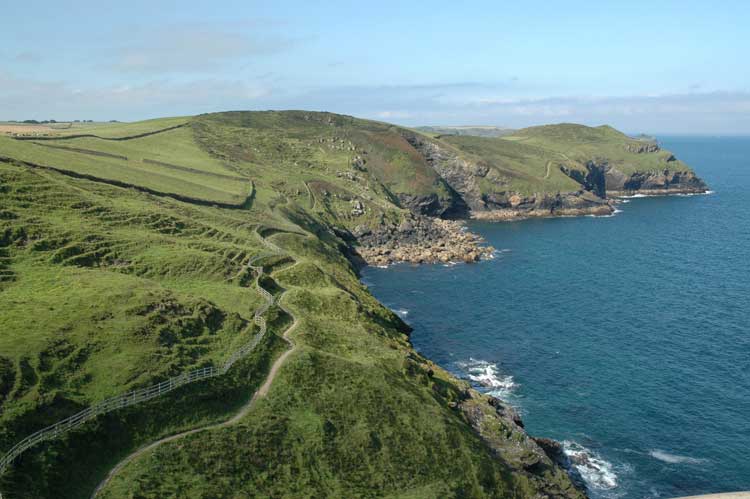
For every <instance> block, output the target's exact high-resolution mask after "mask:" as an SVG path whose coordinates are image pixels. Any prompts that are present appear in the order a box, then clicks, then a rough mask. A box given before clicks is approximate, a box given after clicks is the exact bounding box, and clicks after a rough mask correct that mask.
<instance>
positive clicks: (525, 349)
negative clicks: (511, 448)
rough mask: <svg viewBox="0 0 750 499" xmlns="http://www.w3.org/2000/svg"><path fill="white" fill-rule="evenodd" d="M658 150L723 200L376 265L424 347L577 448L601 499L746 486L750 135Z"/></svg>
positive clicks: (536, 226) (376, 279) (749, 471)
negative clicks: (469, 256) (464, 255)
mask: <svg viewBox="0 0 750 499" xmlns="http://www.w3.org/2000/svg"><path fill="white" fill-rule="evenodd" d="M661 139H662V142H663V144H664V146H665V147H666V148H668V149H671V150H672V151H673V152H675V154H676V155H677V157H679V158H680V159H683V160H684V161H686V162H687V163H688V164H690V165H691V166H692V167H693V168H694V169H695V170H696V171H697V172H698V174H699V175H700V176H701V177H703V178H704V179H705V180H706V181H707V182H708V183H709V185H710V187H711V189H712V190H713V191H714V193H712V194H710V195H699V196H671V197H658V198H635V199H627V200H625V201H626V202H624V203H623V204H621V205H620V206H619V209H620V210H621V212H620V213H617V214H616V215H615V216H612V217H601V218H595V217H583V218H564V219H546V220H529V221H522V222H514V223H473V224H471V228H472V230H474V231H477V232H479V233H481V234H482V235H483V236H484V237H485V238H486V239H487V240H488V242H489V243H490V244H492V245H493V246H494V247H495V248H497V250H498V251H497V253H496V257H495V259H493V260H489V261H485V262H481V263H478V264H472V265H465V264H459V265H453V266H443V265H424V266H411V265H395V266H392V267H390V268H387V269H378V268H368V269H366V270H365V271H364V272H363V282H365V284H367V285H368V286H369V287H370V289H371V291H372V292H373V293H374V294H375V296H376V297H378V298H379V299H380V300H381V301H382V302H383V303H385V304H386V305H388V306H390V307H391V308H393V309H394V310H395V311H397V313H399V314H400V315H401V316H402V317H403V318H404V319H405V320H406V321H407V322H408V323H409V324H411V325H412V327H414V332H413V333H412V342H413V343H414V345H415V347H416V348H417V350H419V351H420V352H422V353H423V354H425V355H426V356H428V357H429V358H431V359H433V360H434V361H436V362H438V363H439V364H441V365H442V366H444V367H445V368H447V369H449V370H451V371H452V372H454V373H456V374H457V375H459V376H461V377H464V378H466V379H469V380H471V382H472V383H473V384H474V385H475V386H477V387H478V388H480V389H482V390H484V391H486V392H491V393H494V394H495V395H497V396H499V397H500V398H503V399H505V400H508V401H509V402H510V403H512V404H514V405H515V406H516V407H518V408H519V410H520V411H521V414H522V415H523V418H524V421H525V423H526V427H527V430H528V431H529V432H530V433H531V434H533V435H539V436H547V437H552V438H555V439H557V440H560V441H563V442H564V444H565V448H566V451H567V453H568V455H569V456H571V457H572V458H574V461H576V462H578V463H579V464H578V465H577V468H578V471H579V472H580V473H581V474H582V475H583V477H584V479H585V480H586V482H587V483H588V486H589V490H590V493H591V495H592V496H593V497H622V498H642V497H675V496H681V495H692V494H702V493H709V492H722V491H732V490H748V489H750V458H749V457H748V452H750V138H694V137H691V138H686V137H662V138H661Z"/></svg>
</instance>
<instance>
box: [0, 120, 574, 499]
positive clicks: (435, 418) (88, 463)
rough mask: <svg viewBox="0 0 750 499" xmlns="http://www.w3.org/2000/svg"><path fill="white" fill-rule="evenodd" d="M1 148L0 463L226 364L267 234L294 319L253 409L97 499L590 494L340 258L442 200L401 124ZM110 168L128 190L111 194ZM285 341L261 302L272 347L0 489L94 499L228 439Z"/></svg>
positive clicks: (141, 407)
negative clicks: (109, 403)
mask: <svg viewBox="0 0 750 499" xmlns="http://www.w3.org/2000/svg"><path fill="white" fill-rule="evenodd" d="M134 128H140V129H141V130H143V129H145V128H147V127H145V126H142V125H138V126H135V125H134ZM151 129H153V127H151ZM10 140H12V139H7V141H6V140H3V141H0V155H2V156H4V157H5V158H7V159H6V161H5V162H2V163H0V250H2V251H0V310H1V311H2V314H1V315H0V331H2V333H1V334H0V452H3V451H4V450H5V449H9V448H10V447H11V446H13V444H14V443H16V442H18V441H19V440H21V439H22V438H24V437H25V436H27V435H29V434H31V433H33V432H35V431H37V430H39V429H40V428H43V427H45V426H48V425H50V424H52V423H54V422H56V421H58V420H59V419H62V418H64V417H66V416H69V415H71V414H74V413H76V412H78V411H80V410H81V409H82V408H84V407H88V406H90V405H91V404H94V403H96V402H98V401H101V400H103V399H106V398H108V397H110V396H113V395H117V394H120V393H123V392H126V391H128V390H132V389H137V388H140V387H144V386H149V385H151V384H153V383H156V382H159V381H162V380H165V379H168V378H169V377H171V376H174V375H177V374H180V373H183V372H186V371H190V370H194V369H198V368H202V367H211V366H219V365H221V364H222V363H223V362H224V361H225V360H226V358H227V357H228V356H230V355H231V353H232V352H234V351H236V349H237V347H238V346H239V345H244V344H246V343H247V342H248V341H249V340H250V339H252V338H253V337H254V335H255V334H256V333H257V326H255V325H254V323H253V320H252V318H253V315H254V311H255V310H256V309H257V307H259V306H261V304H262V303H263V300H262V297H261V296H260V294H259V293H258V291H257V289H256V288H255V287H254V286H251V282H252V279H253V274H252V273H251V272H250V271H249V270H248V267H247V263H248V262H249V261H250V260H251V259H252V258H254V257H256V256H258V255H260V254H262V253H263V252H264V251H265V249H264V245H263V242H262V238H266V239H270V240H272V241H273V242H274V244H276V245H277V246H279V247H280V248H282V249H283V250H284V251H285V252H286V253H288V254H289V256H290V257H291V258H293V259H294V261H296V262H297V264H296V265H294V266H289V265H288V262H289V260H288V259H284V258H267V259H265V260H263V261H262V263H263V265H264V267H265V270H266V272H267V273H271V272H273V274H274V278H273V279H270V278H265V277H264V278H263V280H262V282H261V285H262V286H263V288H265V289H268V290H269V291H270V292H272V293H274V294H276V295H279V294H280V293H282V292H283V291H285V294H284V307H285V308H287V309H288V310H289V311H291V312H292V313H293V314H294V315H295V317H296V318H297V319H298V321H299V325H298V327H297V328H296V329H295V330H294V333H293V335H292V338H291V339H292V340H293V341H294V343H295V344H296V345H297V347H296V349H295V350H294V352H293V353H291V354H289V355H288V357H287V358H286V360H285V361H284V363H283V364H281V367H280V368H278V371H277V373H276V376H275V378H274V379H273V383H272V384H271V385H270V386H269V387H268V388H267V389H268V392H267V396H266V397H265V398H262V399H259V400H258V401H257V403H256V404H254V405H253V406H252V407H251V408H250V409H249V410H248V411H247V413H246V414H243V417H242V418H241V420H240V421H238V423H237V424H236V425H231V426H217V427H215V428H213V429H211V430H207V431H204V432H199V433H193V434H190V435H186V436H185V438H183V439H180V440H179V441H170V442H165V443H164V444H163V445H159V446H158V447H156V448H154V449H153V450H152V451H150V452H146V453H143V454H142V455H141V454H139V455H138V456H136V457H137V458H135V459H133V460H132V461H130V462H128V464H127V465H125V466H124V467H122V469H121V470H119V471H118V472H117V473H115V474H114V475H113V477H112V480H111V482H108V483H107V484H106V486H105V487H104V488H103V489H102V490H101V496H102V497H134V496H136V497H170V496H176V497H227V496H230V497H231V496H233V495H234V496H236V495H240V496H254V495H259V496H272V497H273V496H280V495H295V496H315V497H325V496H328V497H355V496H367V495H369V496H373V495H375V496H392V497H397V496H399V497H405V496H409V497H425V498H427V497H536V496H538V495H540V494H547V495H554V496H558V497H579V496H580V492H578V491H577V490H576V489H574V488H573V486H572V483H571V481H570V480H569V478H568V477H567V475H566V473H565V472H564V471H563V470H562V469H561V468H559V467H558V466H557V465H555V464H554V463H553V461H552V460H551V459H550V458H549V457H548V456H547V455H546V454H545V453H544V452H543V451H542V449H541V448H540V447H539V446H538V445H537V444H536V443H535V442H534V441H533V440H532V439H531V438H530V437H528V436H527V435H526V434H525V433H524V432H523V430H522V428H521V427H520V426H519V423H518V418H517V416H515V415H514V413H513V411H512V409H511V408H509V407H507V406H505V405H504V404H503V403H501V402H499V401H496V400H490V399H488V398H487V397H485V396H482V395H480V394H478V393H477V392H475V391H473V390H471V389H469V387H468V386H467V385H466V384H464V383H462V382H460V381H458V380H456V379H454V378H453V377H452V376H450V375H449V374H448V373H446V372H445V371H443V370H442V369H440V368H439V367H438V366H435V365H434V364H432V363H431V362H429V360H427V359H424V358H422V357H421V356H419V355H418V354H417V353H416V352H414V351H413V349H412V348H411V346H410V344H409V341H408V336H407V334H406V333H407V332H408V328H407V326H406V325H405V324H403V322H401V321H400V320H399V319H398V317H397V316H395V315H394V314H393V313H392V312H390V311H389V310H387V309H386V308H384V307H383V306H381V305H380V304H379V303H378V302H377V301H376V300H375V299H374V298H373V297H372V296H371V295H370V294H369V293H368V291H367V290H366V288H364V287H363V286H362V285H361V284H360V283H359V281H358V278H357V275H356V271H355V268H354V267H353V266H352V264H351V263H350V262H349V260H348V259H347V258H346V257H345V252H346V251H347V249H346V248H347V244H348V242H351V241H347V240H346V239H344V238H346V237H350V236H349V235H348V233H347V229H349V228H354V227H356V226H358V225H363V224H374V225H377V224H380V223H381V221H383V220H393V221H396V222H398V221H400V220H402V219H403V218H404V217H406V216H407V210H406V207H412V208H413V209H414V210H416V211H419V210H421V209H422V208H424V206H426V205H424V204H420V202H414V200H415V199H417V200H418V199H419V198H420V197H421V198H424V199H430V200H432V201H435V203H436V206H443V204H442V203H445V206H450V205H451V203H452V202H453V201H452V196H454V195H455V194H454V192H453V191H452V190H451V188H450V187H449V186H448V183H447V182H446V181H445V180H444V179H442V178H441V177H440V176H439V174H438V172H437V171H436V170H435V169H433V168H432V166H431V164H430V162H429V161H428V160H427V159H426V158H425V157H424V156H423V155H421V154H420V153H419V151H418V150H417V149H414V148H413V146H412V145H411V144H410V143H409V142H408V140H406V139H405V138H404V136H403V134H402V131H401V129H398V128H396V127H392V126H390V125H385V124H379V123H372V122H363V121H360V120H355V119H354V118H349V117H342V116H337V115H330V114H326V113H304V112H289V113H226V114H218V115H206V116H200V117H196V118H191V119H189V120H188V122H187V123H186V124H185V125H184V126H182V127H181V128H178V129H175V130H171V131H168V132H163V133H160V134H155V135H149V136H144V137H138V138H135V139H130V140H126V141H102V140H101V139H96V138H91V137H89V138H77V139H67V140H60V141H57V140H50V141H45V144H48V145H55V146H60V147H68V148H70V147H75V148H77V149H84V150H89V151H96V152H97V153H99V154H90V153H85V152H84V153H82V152H80V151H70V150H66V149H60V148H59V147H45V146H40V145H35V144H33V141H24V142H18V141H13V142H10ZM152 141H153V142H152ZM77 142H78V143H77ZM76 143H77V145H76ZM32 146H33V147H32ZM152 153H153V154H154V155H155V156H157V155H158V156H157V157H156V158H155V159H154V161H160V162H162V163H164V164H166V165H174V166H180V167H184V168H195V169H201V171H202V172H204V173H201V174H200V175H203V177H205V178H206V179H207V182H209V180H208V179H210V178H213V177H212V176H211V175H208V173H214V174H220V175H224V173H218V172H219V171H220V170H218V168H220V167H221V168H226V172H227V173H226V174H227V175H228V176H233V175H237V176H238V177H240V178H242V179H252V180H253V182H254V184H255V186H256V190H255V191H254V197H253V199H252V202H251V203H245V204H241V205H233V206H222V205H218V206H213V205H212V203H205V202H204V201H205V199H193V196H194V195H195V193H196V192H197V191H193V190H192V189H194V187H193V185H192V184H195V185H198V181H197V180H196V179H194V177H192V176H191V175H198V174H193V173H192V172H190V171H186V170H180V169H174V168H173V169H172V170H170V172H171V173H169V174H167V173H166V170H168V169H169V166H164V165H159V164H156V165H155V166H160V167H163V168H164V169H165V170H164V172H163V174H164V175H165V176H170V178H175V179H177V180H182V181H184V182H186V183H189V184H191V185H188V186H185V185H184V184H179V185H178V184H176V183H174V184H170V186H171V187H173V188H174V190H175V192H171V191H170V192H166V191H160V190H159V189H165V185H166V184H154V182H155V180H154V176H148V175H146V176H137V175H135V174H133V173H132V171H135V170H136V169H138V168H140V167H137V166H134V165H128V164H127V163H128V162H131V161H133V160H132V159H131V157H135V156H138V155H144V156H145V155H146V154H148V155H149V158H150V157H151V156H150V155H151V154H152ZM29 155H32V156H33V157H30V156H29ZM37 155H39V156H37ZM117 155H120V156H125V157H127V158H128V160H127V161H125V160H121V159H117V158H115V157H113V156H117ZM82 157H85V158H86V159H85V160H84V159H83V158H82ZM72 158H80V159H75V160H73V159H72ZM31 159H33V160H34V161H31ZM142 159H143V158H142ZM191 159H195V161H194V162H192V163H191V162H190V161H191ZM42 162H45V163H46V162H48V165H47V166H50V167H54V168H56V169H50V168H40V167H39V165H40V164H41V163H42ZM119 162H125V164H126V166H127V168H129V169H122V172H121V174H122V175H125V177H124V178H125V180H126V181H127V182H126V183H127V185H131V186H132V187H123V186H120V185H117V184H116V183H113V182H112V178H111V176H112V175H115V174H116V169H115V165H116V164H120V163H119ZM35 165H36V166H35ZM81 165H84V166H81ZM203 165H205V166H203ZM78 168H87V169H88V170H86V172H87V173H86V175H85V176H82V175H81V172H80V171H77V170H76V169H78ZM141 169H142V170H144V171H146V168H145V167H143V168H141ZM131 170H132V171H131ZM149 171H150V170H149ZM160 173H162V171H160ZM203 177H201V178H203ZM216 178H219V177H216ZM211 185H213V186H218V185H223V184H218V183H217V184H211ZM183 187H184V189H185V190H183ZM226 192H230V191H226ZM411 193H414V194H413V196H411V197H410V196H409V195H410V194H411ZM165 194H166V195H165ZM432 201H430V202H432ZM290 323H291V317H290V316H289V315H288V314H287V313H285V312H284V310H283V309H281V308H279V307H278V306H274V307H272V308H271V309H270V310H269V311H268V326H269V334H267V335H266V336H264V337H263V340H262V341H261V342H260V344H259V345H258V347H257V348H256V349H255V350H253V351H252V352H251V354H250V355H249V356H248V357H246V358H243V359H242V360H240V361H239V362H238V363H237V364H236V365H235V366H234V367H233V368H232V369H231V370H230V371H229V372H228V373H227V375H226V376H222V377H216V378H212V379H210V380H206V381H204V382H199V383H191V384H190V385H186V386H183V387H181V388H178V389H177V390H174V391H172V392H170V393H169V394H168V395H164V396H162V397H158V398H155V399H152V400H150V401H148V402H144V403H143V404H137V405H133V406H130V407H127V408H123V409H121V410H115V411H113V412H110V413H107V414H106V415H102V416H100V417H98V418H97V419H95V420H93V421H90V422H88V423H86V424H84V425H82V426H80V427H78V428H77V429H76V430H75V431H72V432H70V433H66V434H64V435H61V436H60V437H59V438H57V439H53V440H49V441H47V442H44V443H42V444H39V445H38V446H36V447H33V448H31V449H29V450H28V451H27V452H26V453H24V454H22V455H21V456H20V457H19V458H18V459H17V460H16V461H15V462H14V463H13V464H12V465H11V466H10V467H9V468H8V469H7V471H6V472H5V473H4V474H3V475H2V476H0V492H1V493H2V494H3V497H4V498H6V499H7V498H21V497H24V498H32V497H33V498H38V497H61V498H65V497H71V498H78V497H88V496H89V495H90V494H91V493H92V492H93V491H94V489H95V487H96V485H97V484H99V483H100V482H101V480H102V479H103V478H104V477H105V476H106V475H107V474H108V473H109V472H110V470H111V469H112V468H113V467H114V466H115V465H116V464H117V463H118V462H120V461H121V460H122V458H124V457H125V456H127V455H129V454H131V453H132V452H133V451H135V450H136V449H138V448H140V447H142V446H145V445H148V444H150V443H152V442H154V441H157V440H159V439H162V438H164V437H165V436H168V435H171V434H175V433H181V432H185V431H189V430H191V429H194V428H205V427H206V426H207V425H212V424H214V423H219V422H221V421H225V420H227V418H228V417H231V415H233V414H236V411H237V409H238V408H239V407H242V406H243V404H246V403H247V402H248V400H249V399H250V398H251V397H252V394H253V393H255V392H256V390H257V388H258V387H259V386H260V385H261V384H262V383H263V381H264V380H266V379H268V374H269V372H270V371H271V365H272V364H273V363H274V359H277V358H278V357H279V356H280V355H281V353H282V352H283V351H285V350H286V348H287V344H286V342H285V341H284V340H283V339H281V338H280V337H279V336H278V335H279V334H281V333H282V332H283V331H286V330H287V328H288V327H289V325H290Z"/></svg>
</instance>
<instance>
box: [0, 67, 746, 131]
mask: <svg viewBox="0 0 750 499" xmlns="http://www.w3.org/2000/svg"><path fill="white" fill-rule="evenodd" d="M521 91H523V89H521V88H519V87H517V86H516V84H515V82H512V81H510V80H509V81H508V82H505V83H503V82H501V83H499V84H483V83H477V82H455V83H448V84H444V83H439V84H423V85H390V86H327V87H319V88H302V89H300V88H293V87H289V86H286V85H284V84H283V82H280V81H279V80H278V79H276V78H275V77H273V75H268V74H265V75H261V76H258V77H256V78H253V79H235V80H230V79H221V78H200V77H194V78H188V79H180V80H173V79H170V78H165V77H159V78H152V79H150V80H148V81H146V82H144V83H139V84H129V85H122V84H120V85H108V86H98V87H93V86H92V87H86V86H80V87H79V86H73V85H71V84H69V83H66V82H64V81H37V80H32V79H25V78H19V77H16V76H13V75H11V74H8V73H2V72H0V110H2V116H0V119H18V118H24V119H25V118H55V119H72V118H79V119H84V118H90V119H121V120H133V119H141V118H146V117H152V116H155V115H170V114H171V115H181V114H195V113H201V112H211V111H221V110H226V109H310V110H326V111H333V112H339V113H344V114H351V115H355V116H360V117H365V118H372V119H377V120H384V121H393V122H397V123H401V124H405V125H420V124H428V125H430V124H432V125H439V124H451V125H472V124H474V125H499V126H509V127H524V126H530V125H537V124H543V123H553V122H560V121H567V122H579V123H585V124H589V125H599V124H604V123H607V124H611V125H613V126H615V127H617V128H620V129H623V130H625V131H633V132H635V131H645V132H653V133H658V132H680V133H690V132H702V133H750V92H698V91H690V92H686V93H682V94H654V95H635V96H604V97H588V96H560V97H545V98H533V97H524V96H520V97H519V96H514V95H513V94H514V93H518V92H521Z"/></svg>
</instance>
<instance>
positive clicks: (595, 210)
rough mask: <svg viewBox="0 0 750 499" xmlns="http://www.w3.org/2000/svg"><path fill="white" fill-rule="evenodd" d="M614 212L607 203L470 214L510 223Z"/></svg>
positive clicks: (475, 217)
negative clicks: (529, 219) (580, 206)
mask: <svg viewBox="0 0 750 499" xmlns="http://www.w3.org/2000/svg"><path fill="white" fill-rule="evenodd" d="M614 212H615V208H614V203H612V202H609V203H606V204H601V205H598V206H589V207H585V208H559V209H555V210H538V209H533V210H515V209H512V208H508V209H495V210H487V211H480V212H476V213H472V214H471V218H472V219H474V220H486V221H496V222H510V221H513V220H525V219H527V218H552V217H582V216H586V215H593V216H609V215H611V214H613V213H614Z"/></svg>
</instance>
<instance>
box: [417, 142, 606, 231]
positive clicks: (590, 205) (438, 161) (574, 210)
mask: <svg viewBox="0 0 750 499" xmlns="http://www.w3.org/2000/svg"><path fill="white" fill-rule="evenodd" d="M404 138H405V139H406V140H407V141H408V142H409V143H410V144H411V145H412V146H413V147H414V148H415V149H416V150H417V151H419V152H420V153H421V154H422V155H423V156H424V158H425V160H426V162H427V163H428V164H429V165H430V166H431V167H432V168H434V169H435V171H436V172H437V173H438V174H439V175H440V176H441V177H442V178H443V180H445V182H446V183H447V184H448V185H449V186H450V187H451V188H452V189H453V190H454V191H455V192H456V193H458V194H459V195H460V199H461V201H462V202H463V205H462V206H461V208H460V209H454V210H453V211H454V213H460V212H462V211H463V212H465V213H466V214H468V215H469V216H470V217H471V218H477V219H488V220H511V219H514V218H519V217H548V216H574V215H585V214H595V215H608V214H610V213H612V211H613V208H612V207H611V206H610V204H609V203H608V202H607V201H606V200H605V199H603V194H604V190H605V189H604V182H603V176H602V174H601V172H599V171H598V170H597V169H595V168H592V169H591V172H590V173H589V175H588V176H586V175H580V180H579V179H578V178H576V177H573V178H575V179H576V180H577V181H579V182H580V184H581V186H580V189H578V190H574V191H571V192H555V193H551V192H539V193H534V194H524V193H521V192H519V191H517V190H514V189H512V188H510V187H509V185H508V182H507V179H506V178H505V177H504V176H503V175H502V174H501V173H500V172H498V170H497V169H495V168H492V167H491V166H490V165H489V164H488V163H487V162H484V161H482V160H481V159H478V160H475V159H470V158H468V157H467V156H465V155H462V154H460V153H459V152H458V151H455V150H454V149H452V148H450V147H448V146H447V145H443V144H439V143H438V142H437V141H432V140H428V139H426V138H424V137H422V136H419V135H417V134H412V133H405V134H404ZM576 174H579V172H577V171H576ZM488 186H491V188H488ZM597 194H600V195H602V196H601V197H600V195H597ZM469 211H470V213H469Z"/></svg>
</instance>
